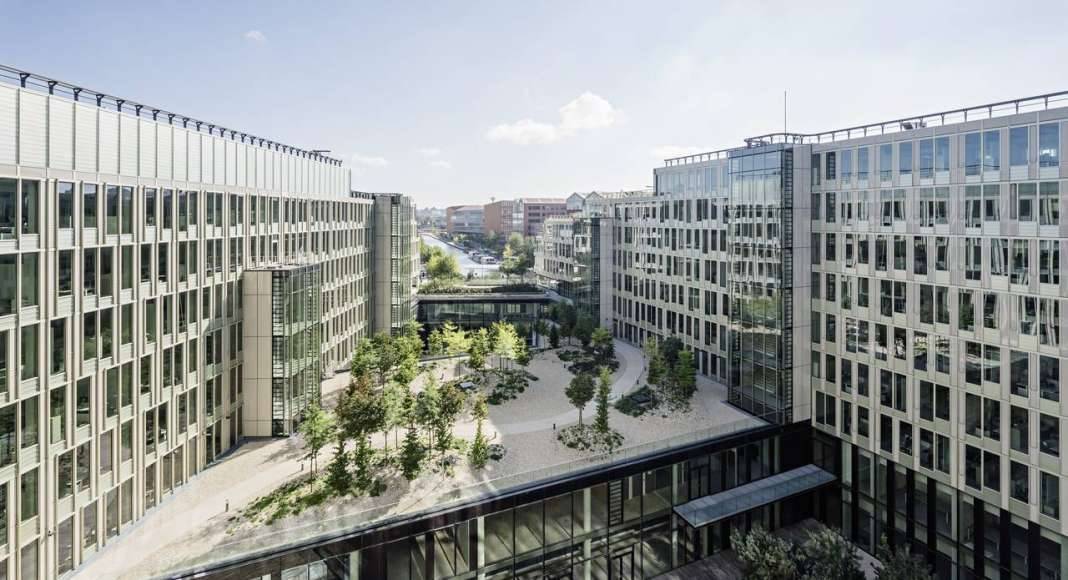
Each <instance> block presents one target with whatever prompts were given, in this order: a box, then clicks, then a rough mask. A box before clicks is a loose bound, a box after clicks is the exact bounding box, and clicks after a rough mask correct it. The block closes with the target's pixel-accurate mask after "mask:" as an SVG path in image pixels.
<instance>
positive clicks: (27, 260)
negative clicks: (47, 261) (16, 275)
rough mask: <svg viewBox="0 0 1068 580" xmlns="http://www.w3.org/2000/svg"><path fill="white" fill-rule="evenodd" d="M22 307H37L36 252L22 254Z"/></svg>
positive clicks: (37, 274) (38, 270)
mask: <svg viewBox="0 0 1068 580" xmlns="http://www.w3.org/2000/svg"><path fill="white" fill-rule="evenodd" d="M21 257H22V307H23V308H26V307H29V306H37V291H38V288H39V286H40V282H39V280H38V278H39V274H40V266H39V264H40V263H39V261H38V259H37V252H30V253H26V254H22V256H21Z"/></svg>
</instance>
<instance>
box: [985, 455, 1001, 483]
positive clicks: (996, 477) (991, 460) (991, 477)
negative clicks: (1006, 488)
mask: <svg viewBox="0 0 1068 580" xmlns="http://www.w3.org/2000/svg"><path fill="white" fill-rule="evenodd" d="M983 487H987V488H990V489H993V490H995V491H997V490H1000V489H1001V458H1000V457H998V456H997V454H995V453H991V452H989V451H984V452H983Z"/></svg>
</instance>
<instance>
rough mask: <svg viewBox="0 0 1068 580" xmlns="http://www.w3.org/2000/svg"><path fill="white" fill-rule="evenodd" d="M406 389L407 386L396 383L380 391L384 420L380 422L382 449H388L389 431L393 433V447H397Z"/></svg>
mask: <svg viewBox="0 0 1068 580" xmlns="http://www.w3.org/2000/svg"><path fill="white" fill-rule="evenodd" d="M408 389H409V387H408V385H406V384H400V383H396V382H393V383H390V384H388V385H386V388H384V389H382V393H381V400H382V409H383V412H384V413H385V420H384V421H383V422H382V441H383V449H387V450H388V449H389V431H390V430H392V431H393V439H394V445H399V442H398V441H397V438H398V437H399V435H398V430H399V429H400V428H401V427H402V426H404V424H405V417H404V399H405V398H406V397H407V396H408Z"/></svg>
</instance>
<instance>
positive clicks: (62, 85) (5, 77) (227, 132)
mask: <svg viewBox="0 0 1068 580" xmlns="http://www.w3.org/2000/svg"><path fill="white" fill-rule="evenodd" d="M0 82H4V83H8V84H14V85H18V86H19V87H22V88H24V89H31V90H34V91H40V92H43V93H48V94H49V95H59V96H63V97H67V98H70V99H72V100H74V101H76V102H89V103H95V104H96V106H97V107H100V108H102V109H107V110H109V111H117V112H119V113H132V114H133V115H134V116H135V117H143V118H150V119H152V120H153V121H157V122H166V123H167V124H170V125H179V126H181V127H183V128H186V129H191V130H196V131H197V132H199V133H207V134H208V135H217V136H219V137H223V138H228V139H231V140H233V141H237V142H239V143H248V144H251V145H256V146H259V147H265V148H267V149H273V150H276V151H281V152H283V153H287V154H289V155H296V156H298V157H304V158H307V159H313V160H315V161H320V162H323V163H329V164H330V165H335V166H341V160H339V159H334V158H333V157H328V156H326V155H323V153H325V151H324V150H322V149H314V150H307V149H300V148H298V147H293V146H292V145H285V144H283V143H278V142H276V141H271V140H270V139H264V138H263V137H257V136H255V135H251V134H249V133H245V132H242V131H238V130H236V129H229V128H226V127H223V126H222V125H217V124H215V123H210V122H208V121H202V120H200V119H196V118H193V117H190V116H188V115H181V114H178V113H174V112H171V111H167V110H164V109H161V108H159V107H153V106H150V105H146V104H144V103H138V102H137V101H132V100H130V99H124V98H122V97H116V96H114V95H109V94H107V93H103V92H100V91H94V90H92V89H88V88H86V87H81V86H78V85H74V84H71V83H68V82H65V81H60V80H56V79H52V78H49V77H46V76H42V75H39V74H34V73H31V72H26V71H24V70H20V69H17V68H14V67H10V66H7V65H3V64H0Z"/></svg>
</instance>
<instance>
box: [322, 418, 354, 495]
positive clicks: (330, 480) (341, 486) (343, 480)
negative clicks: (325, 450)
mask: <svg viewBox="0 0 1068 580" xmlns="http://www.w3.org/2000/svg"><path fill="white" fill-rule="evenodd" d="M334 438H335V440H334V457H333V458H332V459H331V460H330V463H329V464H328V465H327V466H326V482H327V485H329V486H330V488H331V489H333V490H334V491H336V492H338V493H348V491H349V490H350V489H352V483H353V482H352V474H351V473H350V472H349V452H348V450H347V449H346V448H345V436H344V435H343V434H342V433H341V431H340V430H335V431H334Z"/></svg>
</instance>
